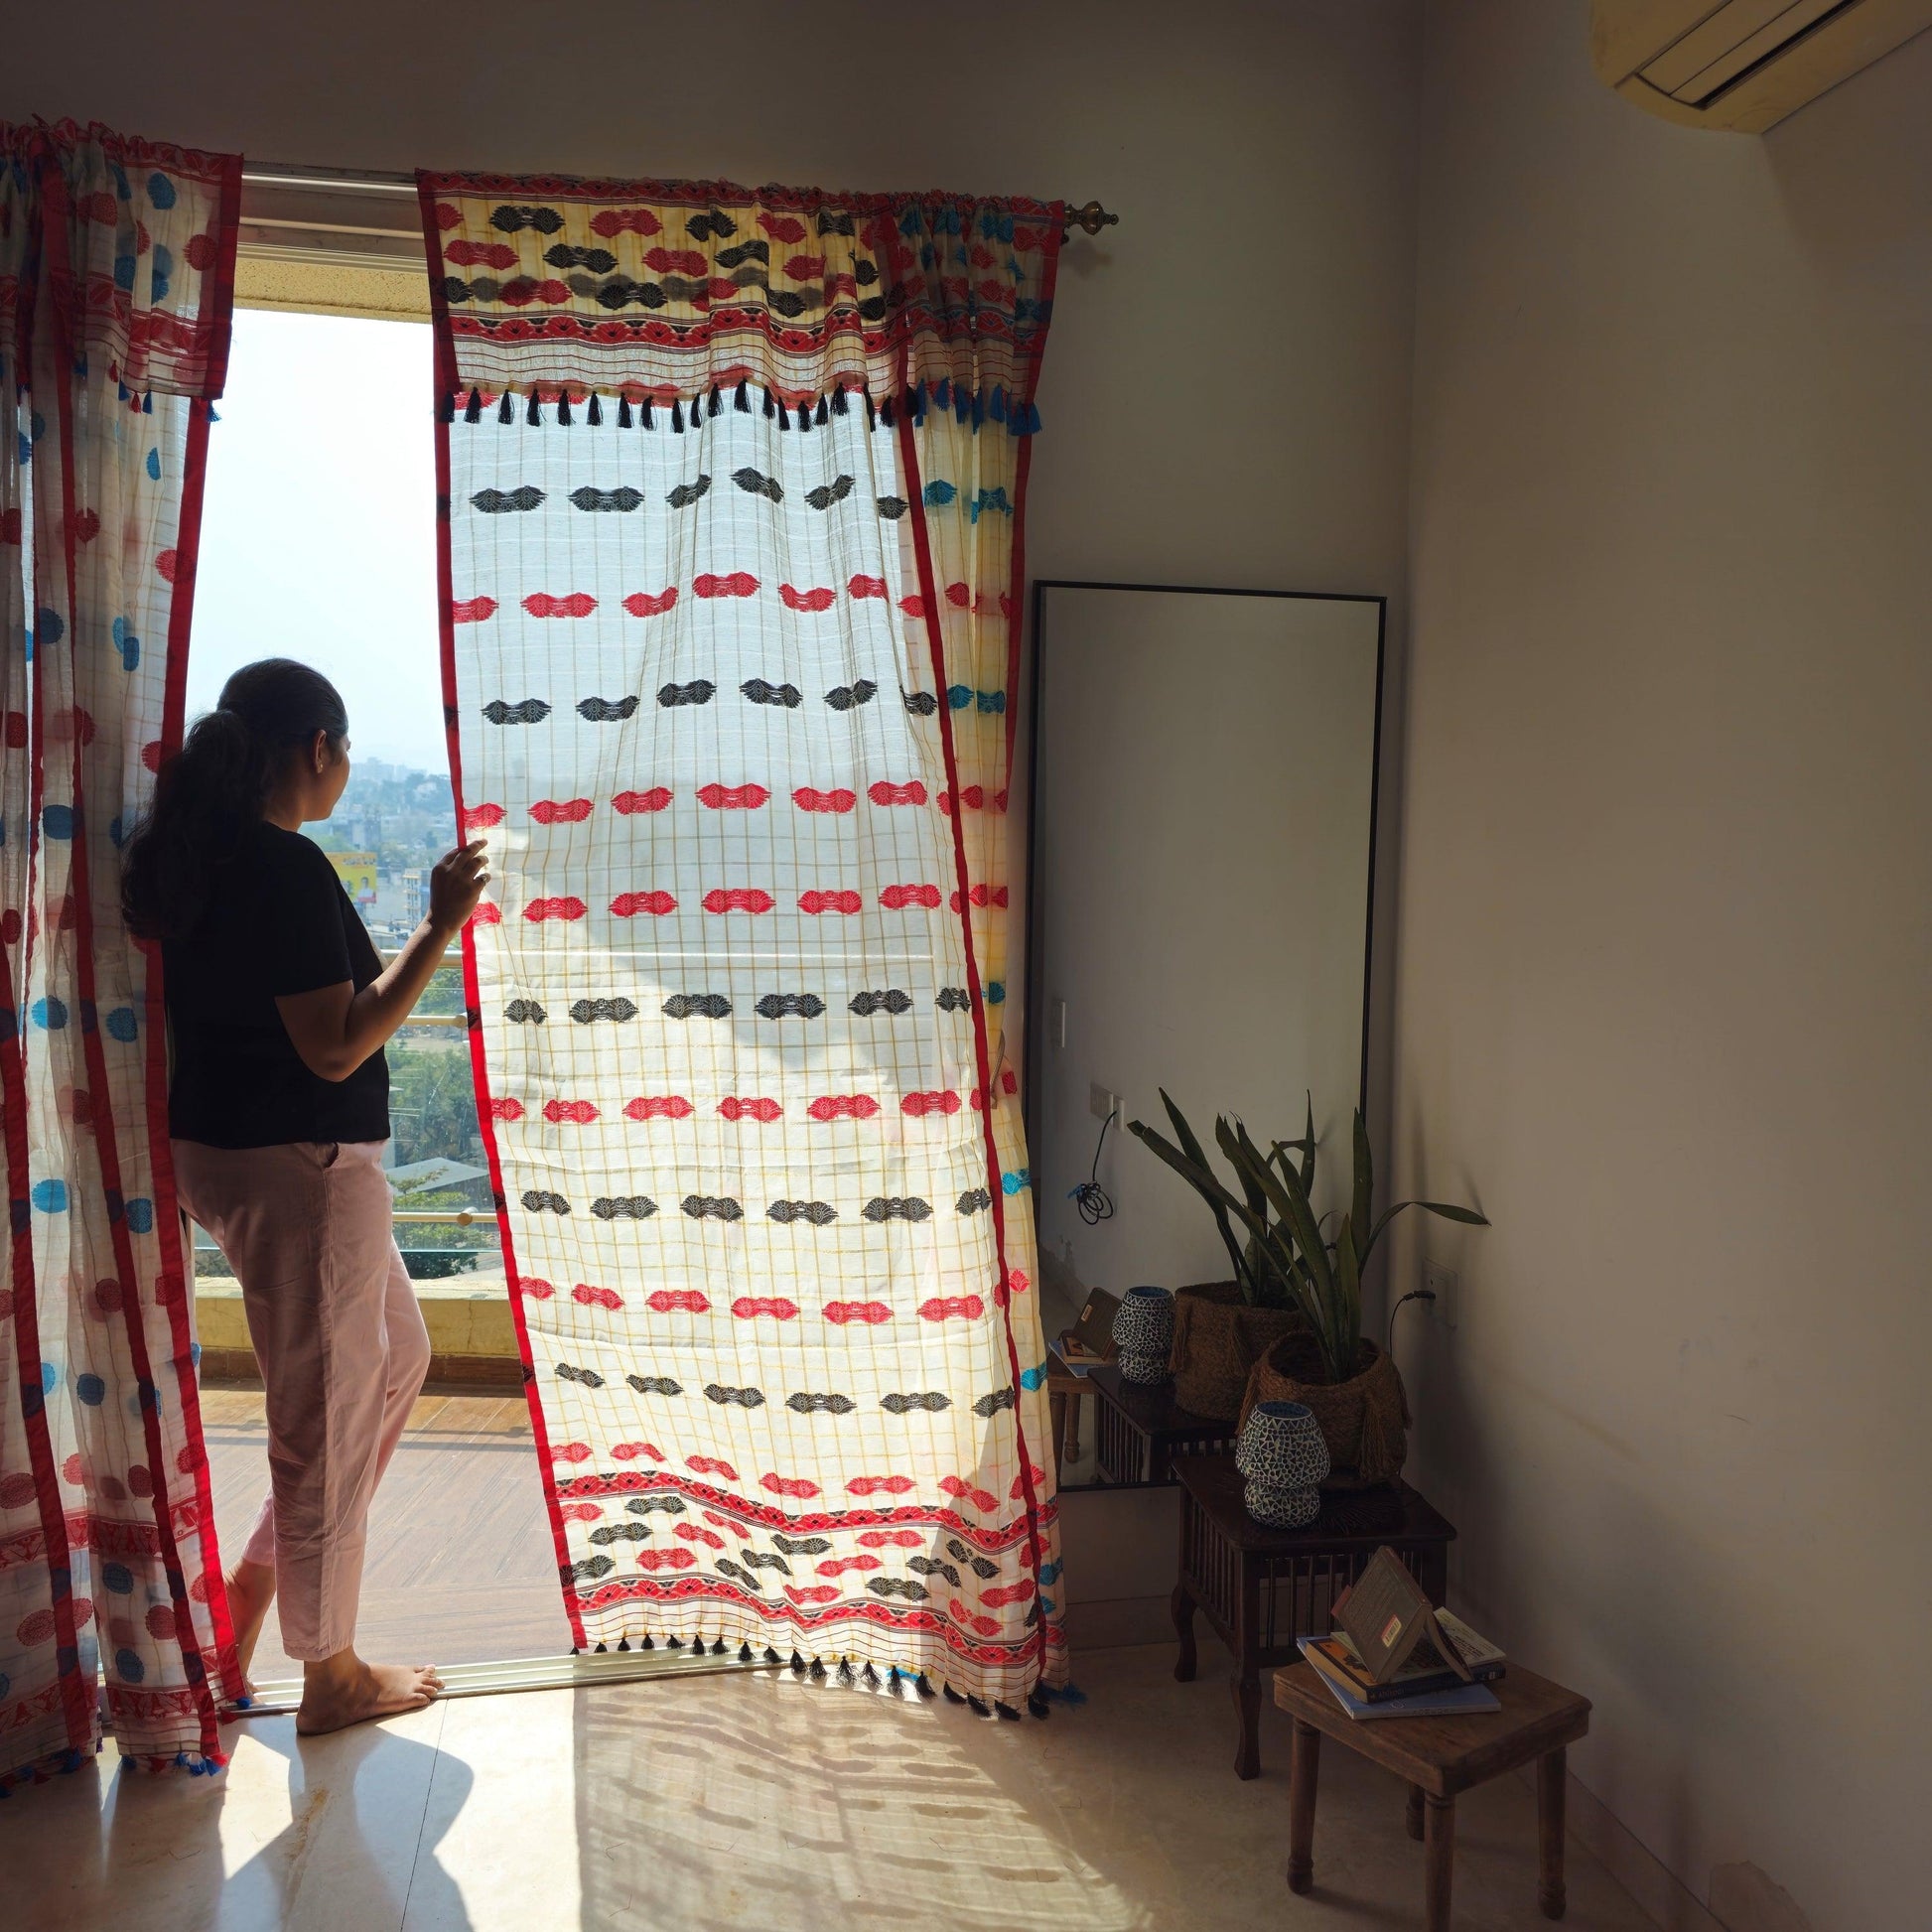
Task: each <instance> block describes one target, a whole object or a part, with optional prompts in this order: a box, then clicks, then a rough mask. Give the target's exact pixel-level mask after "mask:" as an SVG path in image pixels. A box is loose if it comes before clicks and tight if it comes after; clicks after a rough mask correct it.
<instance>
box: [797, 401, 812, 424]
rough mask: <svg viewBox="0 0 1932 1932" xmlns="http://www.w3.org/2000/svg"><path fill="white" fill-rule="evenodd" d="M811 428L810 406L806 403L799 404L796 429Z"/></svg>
mask: <svg viewBox="0 0 1932 1932" xmlns="http://www.w3.org/2000/svg"><path fill="white" fill-rule="evenodd" d="M811 426H812V406H811V404H810V403H808V402H801V403H800V404H799V405H798V427H799V428H800V429H810V428H811Z"/></svg>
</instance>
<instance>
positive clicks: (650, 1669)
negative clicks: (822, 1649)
mask: <svg viewBox="0 0 1932 1932" xmlns="http://www.w3.org/2000/svg"><path fill="white" fill-rule="evenodd" d="M782 1668H783V1666H782V1665H781V1664H774V1663H771V1662H769V1661H767V1660H766V1659H765V1658H764V1657H763V1656H762V1655H761V1654H760V1655H755V1656H754V1657H752V1658H751V1659H750V1660H749V1661H747V1662H744V1663H741V1662H740V1661H739V1657H738V1653H737V1652H736V1651H727V1652H726V1653H725V1654H724V1655H723V1656H714V1655H712V1654H711V1652H709V1651H703V1650H699V1649H697V1647H696V1646H695V1645H693V1646H692V1647H691V1648H689V1649H682V1650H607V1651H604V1652H602V1653H600V1652H596V1651H593V1652H591V1653H590V1654H588V1655H586V1656H579V1657H518V1658H513V1659H511V1660H510V1661H508V1662H506V1663H492V1664H446V1665H444V1666H442V1667H441V1669H440V1670H439V1671H438V1673H437V1674H438V1676H440V1677H441V1678H442V1680H443V1695H444V1696H445V1697H446V1698H479V1697H494V1696H497V1695H499V1694H501V1693H505V1692H509V1691H577V1690H585V1689H588V1688H589V1687H590V1686H591V1685H594V1684H628V1683H631V1682H633V1681H635V1680H636V1679H639V1678H645V1677H711V1676H715V1675H717V1674H718V1673H720V1672H723V1671H742V1670H765V1671H768V1670H780V1669H782ZM301 1702H302V1680H301V1679H300V1678H299V1677H290V1678H277V1679H275V1680H273V1681H271V1682H266V1683H263V1684H260V1685H258V1686H257V1687H256V1689H255V1696H254V1700H253V1702H252V1703H251V1704H250V1705H249V1706H248V1708H247V1709H246V1710H245V1711H233V1710H228V1711H224V1712H223V1713H222V1716H223V1717H224V1718H226V1719H233V1720H235V1721H237V1722H245V1721H246V1720H247V1719H249V1718H280V1717H286V1716H287V1715H288V1714H289V1713H290V1712H292V1711H293V1710H294V1709H295V1708H296V1706H297V1705H299V1704H300V1703H301Z"/></svg>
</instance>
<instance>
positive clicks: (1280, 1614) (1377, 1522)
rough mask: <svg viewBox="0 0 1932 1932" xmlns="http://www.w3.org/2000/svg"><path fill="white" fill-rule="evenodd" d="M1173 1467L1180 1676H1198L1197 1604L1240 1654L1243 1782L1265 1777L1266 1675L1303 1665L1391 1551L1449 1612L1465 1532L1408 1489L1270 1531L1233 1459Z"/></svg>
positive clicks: (1237, 1687) (1346, 1497) (1237, 1678)
mask: <svg viewBox="0 0 1932 1932" xmlns="http://www.w3.org/2000/svg"><path fill="white" fill-rule="evenodd" d="M1168 1466H1169V1467H1170V1468H1171V1469H1172V1470H1173V1476H1174V1479H1175V1480H1176V1481H1178V1482H1179V1484H1180V1489H1181V1496H1180V1566H1179V1575H1178V1577H1177V1579H1176V1581H1175V1583H1174V1588H1173V1625H1174V1634H1175V1635H1176V1636H1178V1637H1179V1639H1180V1658H1179V1661H1178V1662H1177V1663H1176V1664H1175V1665H1174V1669H1173V1674H1174V1676H1175V1677H1177V1678H1178V1679H1179V1680H1180V1682H1181V1683H1183V1684H1185V1683H1187V1682H1189V1681H1190V1680H1191V1679H1192V1677H1193V1675H1194V1663H1195V1656H1194V1611H1195V1609H1196V1608H1197V1607H1198V1608H1199V1610H1200V1612H1201V1614H1202V1615H1203V1616H1205V1617H1206V1618H1207V1620H1208V1622H1209V1623H1210V1624H1212V1625H1213V1627H1214V1634H1215V1635H1216V1636H1218V1637H1219V1638H1220V1640H1221V1641H1222V1642H1223V1643H1224V1644H1226V1645H1227V1647H1228V1649H1229V1651H1230V1652H1232V1654H1233V1657H1234V1676H1233V1678H1232V1680H1231V1688H1232V1690H1233V1693H1234V1711H1235V1717H1236V1720H1237V1723H1238V1735H1237V1737H1236V1740H1235V1747H1234V1775H1235V1776H1236V1777H1238V1778H1253V1777H1259V1776H1260V1775H1261V1730H1260V1726H1261V1673H1262V1672H1263V1671H1264V1670H1267V1669H1270V1668H1272V1667H1273V1666H1274V1665H1276V1664H1291V1663H1293V1662H1294V1661H1295V1658H1296V1655H1297V1652H1296V1648H1295V1639H1296V1638H1297V1637H1325V1636H1326V1635H1327V1634H1328V1629H1329V1625H1330V1623H1331V1622H1332V1620H1333V1611H1334V1602H1335V1598H1336V1596H1337V1595H1339V1594H1340V1592H1341V1590H1342V1589H1343V1588H1344V1587H1346V1586H1347V1585H1349V1584H1351V1583H1353V1582H1354V1581H1355V1579H1356V1578H1357V1577H1359V1576H1360V1575H1361V1573H1362V1566H1363V1565H1364V1564H1365V1563H1367V1562H1368V1560H1369V1558H1371V1557H1372V1556H1374V1554H1375V1553H1376V1551H1377V1550H1378V1549H1380V1548H1381V1547H1382V1545H1384V1544H1385V1543H1386V1544H1387V1545H1388V1546H1389V1547H1390V1548H1391V1549H1392V1550H1394V1551H1395V1553H1396V1555H1397V1556H1399V1557H1400V1558H1401V1559H1402V1561H1403V1563H1404V1564H1405V1565H1407V1566H1408V1569H1409V1572H1410V1574H1411V1575H1412V1576H1413V1577H1414V1578H1415V1579H1416V1581H1417V1582H1418V1583H1420V1584H1421V1585H1422V1587H1423V1589H1424V1591H1425V1592H1426V1593H1427V1595H1428V1597H1429V1600H1430V1601H1431V1602H1432V1603H1436V1604H1441V1602H1442V1600H1443V1589H1444V1587H1445V1585H1446V1584H1447V1583H1448V1581H1449V1541H1450V1539H1451V1538H1452V1537H1453V1536H1454V1535H1455V1530H1454V1527H1453V1526H1452V1525H1451V1524H1449V1523H1448V1522H1446V1521H1445V1520H1444V1519H1443V1517H1442V1516H1440V1515H1439V1514H1438V1513H1437V1512H1436V1510H1434V1509H1433V1508H1431V1506H1430V1505H1429V1503H1428V1502H1427V1501H1426V1500H1425V1499H1424V1498H1423V1497H1421V1496H1419V1495H1418V1494H1417V1493H1416V1492H1415V1490H1413V1489H1411V1488H1410V1487H1409V1486H1408V1484H1407V1483H1396V1484H1395V1485H1393V1486H1392V1487H1390V1488H1386V1489H1364V1490H1359V1491H1356V1492H1353V1493H1349V1494H1339V1495H1324V1496H1323V1497H1322V1499H1321V1514H1320V1515H1319V1516H1317V1517H1316V1518H1315V1519H1314V1521H1313V1522H1312V1523H1309V1524H1307V1525H1305V1526H1304V1527H1303V1528H1301V1529H1299V1530H1271V1529H1268V1528H1265V1527H1264V1526H1263V1525H1262V1524H1260V1523H1257V1522H1256V1521H1255V1519H1254V1518H1253V1517H1252V1516H1250V1515H1249V1514H1248V1510H1247V1505H1246V1504H1245V1503H1244V1502H1243V1500H1242V1496H1243V1492H1244V1490H1245V1489H1246V1480H1245V1478H1244V1477H1243V1476H1242V1474H1241V1472H1240V1470H1238V1469H1237V1468H1236V1467H1235V1466H1234V1457H1233V1456H1232V1455H1227V1454H1221V1455H1173V1456H1171V1458H1170V1461H1169V1465H1168Z"/></svg>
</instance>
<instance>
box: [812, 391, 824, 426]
mask: <svg viewBox="0 0 1932 1932" xmlns="http://www.w3.org/2000/svg"><path fill="white" fill-rule="evenodd" d="M825 413H826V412H825V398H824V397H823V396H820V397H819V399H818V413H817V415H815V416H814V417H813V418H812V421H813V422H815V423H816V424H817V425H818V426H819V427H820V428H821V429H823V428H824V427H825Z"/></svg>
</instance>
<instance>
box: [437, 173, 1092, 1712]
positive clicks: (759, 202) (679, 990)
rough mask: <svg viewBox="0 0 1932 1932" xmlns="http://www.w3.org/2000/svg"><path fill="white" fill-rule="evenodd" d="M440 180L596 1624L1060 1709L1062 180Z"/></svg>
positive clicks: (445, 308)
mask: <svg viewBox="0 0 1932 1932" xmlns="http://www.w3.org/2000/svg"><path fill="white" fill-rule="evenodd" d="M420 187H421V198H422V207H423V214H424V230H425V236H426V240H427V245H428V249H429V256H430V273H431V278H432V284H433V295H434V300H435V313H436V328H437V367H438V378H437V386H438V397H437V402H438V426H437V434H438V457H439V465H440V488H441V490H442V492H443V493H442V517H443V520H442V523H441V534H442V546H441V570H442V575H443V582H442V595H443V605H442V609H443V620H444V652H445V688H446V698H447V705H448V724H449V736H450V754H451V765H452V771H453V774H454V777H455V780H456V785H457V793H458V802H459V808H460V810H461V812H462V814H463V819H464V822H465V824H466V826H467V827H468V828H469V829H470V830H471V831H473V832H481V833H483V834H484V835H486V836H487V838H488V839H489V841H490V847H491V854H492V871H493V874H494V881H493V884H492V886H491V888H490V896H489V897H488V898H487V899H486V900H485V902H484V903H483V905H482V906H481V907H480V908H479V911H478V914H477V917H476V919H475V921H474V922H473V924H472V926H471V928H470V929H469V931H468V932H467V933H466V934H465V939H464V970H465V975H466V980H467V985H468V999H469V1005H470V1009H471V1011H470V1027H471V1040H472V1047H473V1053H474V1064H475V1068H476V1074H477V1085H478V1096H479V1106H480V1110H481V1112H482V1113H483V1116H484V1122H485V1131H486V1139H487V1142H488V1144H489V1158H490V1167H491V1173H492V1178H493V1182H494V1185H495V1187H496V1190H497V1200H498V1211H499V1215H500V1219H501V1231H502V1241H503V1252H504V1254H505V1256H506V1258H507V1259H508V1267H509V1274H510V1284H511V1288H510V1292H511V1298H512V1303H513V1307H514V1311H515V1316H516V1325H517V1332H518V1335H519V1338H520V1342H521V1346H522V1350H523V1357H524V1364H525V1375H526V1383H527V1389H528V1394H529V1400H530V1406H531V1413H532V1418H533V1421H534V1423H535V1426H536V1437H537V1443H538V1449H539V1453H540V1455H541V1456H542V1458H543V1466H544V1474H545V1481H546V1485H547V1488H548V1493H549V1500H550V1513H551V1521H552V1527H553V1533H554V1536H555V1542H556V1556H557V1563H558V1568H559V1574H560V1579H561V1583H562V1587H563V1592H564V1600H565V1604H566V1607H567V1610H568V1613H569V1617H570V1621H571V1627H572V1630H573V1633H574V1635H575V1638H576V1640H577V1642H578V1644H579V1645H580V1646H582V1647H585V1648H593V1649H605V1648H617V1647H619V1646H631V1647H635V1646H639V1645H657V1644H665V1643H672V1644H678V1645H684V1646H689V1645H702V1646H704V1647H705V1648H706V1649H708V1650H712V1651H717V1650H719V1649H720V1648H721V1647H722V1648H723V1649H724V1650H725V1651H726V1652H728V1653H731V1652H737V1653H741V1654H749V1655H753V1656H764V1655H767V1654H768V1655H769V1656H771V1657H774V1658H777V1659H781V1660H784V1661H787V1662H796V1663H797V1664H798V1665H799V1666H800V1667H804V1668H818V1669H824V1670H828V1671H841V1670H849V1671H854V1672H871V1673H872V1674H873V1675H874V1676H876V1677H882V1678H888V1679H891V1678H893V1677H894V1676H895V1675H897V1676H898V1677H901V1678H904V1679H909V1680H910V1681H911V1683H912V1684H913V1685H915V1686H917V1687H918V1688H921V1689H926V1690H932V1689H934V1688H940V1687H942V1688H944V1689H945V1690H947V1691H949V1692H950V1693H952V1694H954V1695H958V1696H966V1697H971V1698H974V1699H977V1700H980V1701H982V1702H983V1703H985V1704H987V1705H998V1706H1001V1707H1004V1708H1005V1709H1007V1710H1009V1711H1017V1710H1019V1709H1022V1708H1024V1707H1025V1706H1027V1705H1028V1704H1029V1703H1030V1702H1035V1705H1036V1703H1037V1700H1038V1699H1039V1698H1040V1697H1041V1696H1042V1695H1043V1694H1044V1693H1045V1692H1047V1691H1048V1690H1050V1689H1051V1688H1052V1687H1053V1686H1055V1685H1057V1684H1059V1683H1060V1682H1062V1681H1063V1680H1064V1676H1065V1668H1066V1663H1065V1644H1064V1639H1063V1635H1062V1632H1061V1627H1060V1607H1059V1605H1060V1598H1061V1595H1062V1590H1061V1586H1060V1577H1059V1559H1058V1546H1057V1532H1056V1527H1055V1510H1054V1500H1053V1478H1052V1473H1051V1470H1050V1466H1049V1464H1050V1457H1049V1456H1048V1455H1047V1453H1046V1449H1045V1445H1046V1442H1047V1430H1046V1416H1045V1400H1046V1397H1045V1387H1044V1381H1045V1374H1044V1359H1045V1350H1044V1347H1043V1345H1042V1340H1041V1333H1040V1322H1039V1316H1038V1312H1037V1300H1038V1298H1037V1295H1036V1294H1035V1292H1034V1273H1035V1260H1034V1249H1033V1242H1034V1235H1033V1219H1032V1213H1031V1208H1030V1191H1029V1189H1030V1179H1029V1175H1028V1171H1027V1154H1026V1146H1025V1139H1024V1134H1023V1132H1022V1128H1021V1124H1020V1119H1019V1113H1018V1100H1017V1081H1016V1079H1015V1074H1014V1064H1013V1057H1012V1055H1011V1054H1010V1053H1009V1051H1008V1047H1007V1039H1006V1030H1005V1026H1004V1018H1005V1013H1006V1007H1007V989H1006V972H1007V968H1006V931H1007V922H1008V917H1009V913H1010V910H1011V907H1010V905H1009V894H1008V887H1007V879H1006V818H1005V813H1006V808H1007V804H1008V788H1009V782H1010V773H1011V762H1012V726H1013V695H1014V672H1015V661H1016V655H1017V646H1018V637H1019V617H1020V596H1019V593H1020V587H1021V579H1022V572H1023V568H1024V564H1023V553H1022V546H1021V524H1022V518H1023V516H1024V512H1025V500H1026V478H1027V453H1028V450H1029V448H1030V438H1031V435H1032V432H1033V430H1034V428H1035V424H1036V421H1037V418H1036V414H1035V408H1034V401H1033V397H1034V388H1035V379H1036V376H1037V371H1038V366H1039V357H1040V351H1041V348H1042V346H1043V344H1044V339H1045V334H1046V326H1047V318H1048V315H1049V313H1050V308H1051V299H1052V283H1053V270H1054V263H1055V259H1056V255H1057V250H1058V244H1059V235H1060V210H1059V208H1058V207H1057V205H1048V204H1042V203H1031V202H1019V201H1000V202H993V201H982V200H973V199H969V198H961V197H957V196H950V195H933V194H926V195H900V196H891V195H825V194H817V193H808V192H791V191H784V190H775V189H766V190H760V191H758V192H756V193H754V192H750V191H747V190H745V189H741V188H736V187H732V186H730V185H728V184H681V183H641V184H640V183H584V182H564V181H553V180H498V179H487V178H480V177H473V176H450V175H425V176H424V177H422V178H421V182H420Z"/></svg>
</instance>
